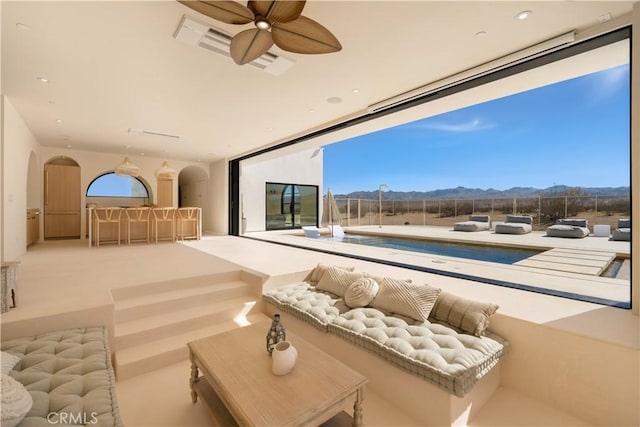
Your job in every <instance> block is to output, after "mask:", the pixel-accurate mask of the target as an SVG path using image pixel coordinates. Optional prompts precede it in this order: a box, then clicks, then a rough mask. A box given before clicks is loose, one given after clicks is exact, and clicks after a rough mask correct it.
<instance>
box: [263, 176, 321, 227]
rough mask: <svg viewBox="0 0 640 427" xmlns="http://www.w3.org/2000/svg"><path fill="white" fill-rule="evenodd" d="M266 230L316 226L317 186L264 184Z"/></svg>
mask: <svg viewBox="0 0 640 427" xmlns="http://www.w3.org/2000/svg"><path fill="white" fill-rule="evenodd" d="M265 206H266V229H267V230H284V229H290V228H300V227H302V226H305V225H318V186H317V185H299V184H283V183H273V182H267V183H266V203H265Z"/></svg>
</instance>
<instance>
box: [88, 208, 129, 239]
mask: <svg viewBox="0 0 640 427" xmlns="http://www.w3.org/2000/svg"><path fill="white" fill-rule="evenodd" d="M122 210H123V209H122V208H116V207H111V208H93V227H94V233H93V235H94V239H95V242H96V246H97V247H99V246H100V224H115V225H116V228H117V230H118V240H117V242H118V246H120V218H121V217H122ZM109 242H113V240H109Z"/></svg>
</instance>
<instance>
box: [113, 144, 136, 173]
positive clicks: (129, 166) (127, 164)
mask: <svg viewBox="0 0 640 427" xmlns="http://www.w3.org/2000/svg"><path fill="white" fill-rule="evenodd" d="M113 171H114V172H115V173H116V175H119V176H133V177H135V176H138V175H140V168H139V167H138V166H136V165H135V164H133V163H132V162H131V160H129V147H128V146H127V154H126V156H125V157H124V160H123V161H122V163H120V164H119V165H118V166H116V167H115V168H114V169H113Z"/></svg>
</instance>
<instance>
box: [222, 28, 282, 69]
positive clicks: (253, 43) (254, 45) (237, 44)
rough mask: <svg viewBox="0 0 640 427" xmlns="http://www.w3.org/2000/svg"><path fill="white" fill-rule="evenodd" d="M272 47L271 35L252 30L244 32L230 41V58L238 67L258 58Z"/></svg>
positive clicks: (262, 31)
mask: <svg viewBox="0 0 640 427" xmlns="http://www.w3.org/2000/svg"><path fill="white" fill-rule="evenodd" d="M271 46H273V39H272V38H271V33H270V32H269V31H267V30H260V29H258V28H252V29H250V30H244V31H241V32H239V33H238V34H236V35H235V36H233V38H232V39H231V49H230V50H231V57H232V58H233V60H234V61H235V63H236V64H238V65H244V64H246V63H248V62H251V61H253V60H254V59H256V58H258V57H260V56H261V55H262V54H263V53H265V52H267V51H268V50H269V49H270V48H271Z"/></svg>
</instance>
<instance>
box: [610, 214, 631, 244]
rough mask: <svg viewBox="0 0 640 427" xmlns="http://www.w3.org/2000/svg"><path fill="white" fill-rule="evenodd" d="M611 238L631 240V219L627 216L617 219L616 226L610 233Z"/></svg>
mask: <svg viewBox="0 0 640 427" xmlns="http://www.w3.org/2000/svg"><path fill="white" fill-rule="evenodd" d="M611 240H623V241H627V242H628V241H630V240H631V220H630V219H628V218H625V219H619V220H618V228H616V229H615V230H613V233H611Z"/></svg>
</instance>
